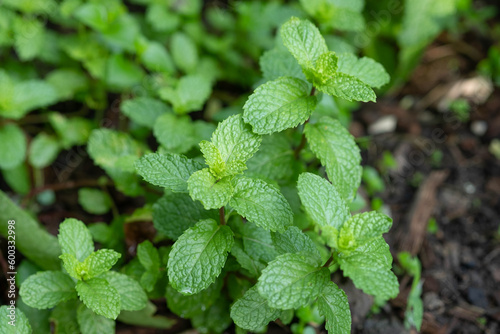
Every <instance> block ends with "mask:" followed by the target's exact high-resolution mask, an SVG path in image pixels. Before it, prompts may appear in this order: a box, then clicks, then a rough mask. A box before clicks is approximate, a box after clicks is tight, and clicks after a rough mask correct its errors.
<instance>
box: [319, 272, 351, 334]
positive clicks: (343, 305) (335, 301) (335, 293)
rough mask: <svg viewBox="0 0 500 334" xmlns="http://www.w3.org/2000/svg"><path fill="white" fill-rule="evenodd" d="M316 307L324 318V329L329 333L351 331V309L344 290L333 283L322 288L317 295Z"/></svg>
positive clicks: (336, 333) (335, 333)
mask: <svg viewBox="0 0 500 334" xmlns="http://www.w3.org/2000/svg"><path fill="white" fill-rule="evenodd" d="M318 309H319V312H320V314H322V315H323V316H324V317H325V318H326V325H325V327H326V330H327V331H328V333H329V334H343V333H350V332H351V311H350V309H349V301H348V300H347V296H346V294H345V292H344V291H342V290H341V289H339V287H338V286H337V285H336V284H335V283H333V282H328V284H327V285H326V286H325V287H324V288H323V291H322V292H321V294H320V295H319V297H318Z"/></svg>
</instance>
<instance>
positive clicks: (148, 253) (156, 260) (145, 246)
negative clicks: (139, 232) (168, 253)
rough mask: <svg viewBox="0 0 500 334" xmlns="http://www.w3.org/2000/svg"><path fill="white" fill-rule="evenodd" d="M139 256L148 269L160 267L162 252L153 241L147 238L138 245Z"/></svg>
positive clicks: (155, 269)
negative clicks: (159, 251) (160, 252)
mask: <svg viewBox="0 0 500 334" xmlns="http://www.w3.org/2000/svg"><path fill="white" fill-rule="evenodd" d="M137 258H138V259H139V262H140V263H141V264H142V266H143V267H144V268H145V269H146V270H152V271H157V270H159V269H160V254H159V253H158V250H157V249H156V248H155V246H153V244H152V243H151V241H149V240H146V241H143V242H141V243H140V244H139V245H138V246H137Z"/></svg>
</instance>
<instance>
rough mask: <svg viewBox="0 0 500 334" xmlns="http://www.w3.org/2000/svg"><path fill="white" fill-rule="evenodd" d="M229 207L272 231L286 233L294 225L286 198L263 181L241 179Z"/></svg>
mask: <svg viewBox="0 0 500 334" xmlns="http://www.w3.org/2000/svg"><path fill="white" fill-rule="evenodd" d="M229 205H231V207H233V208H234V209H235V210H236V211H237V212H238V213H239V214H240V215H242V216H243V217H245V218H247V220H249V221H251V222H253V223H255V224H256V225H257V226H260V227H262V228H264V229H268V230H271V231H284V230H285V228H286V227H287V226H289V225H291V224H292V223H293V213H292V209H291V208H290V204H288V202H287V200H286V198H285V197H284V196H283V195H282V194H281V192H280V191H279V190H278V189H277V188H275V187H274V186H272V185H269V184H267V183H266V182H264V181H262V180H256V179H250V178H246V177H241V178H239V179H238V180H237V181H236V186H235V188H234V195H233V197H232V198H231V200H230V202H229Z"/></svg>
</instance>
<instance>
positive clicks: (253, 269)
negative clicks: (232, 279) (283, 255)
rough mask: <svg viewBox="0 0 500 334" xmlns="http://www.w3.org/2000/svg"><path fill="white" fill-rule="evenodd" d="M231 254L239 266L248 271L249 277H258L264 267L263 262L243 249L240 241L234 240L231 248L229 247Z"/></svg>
mask: <svg viewBox="0 0 500 334" xmlns="http://www.w3.org/2000/svg"><path fill="white" fill-rule="evenodd" d="M231 255H233V256H234V257H235V258H236V261H238V263H239V264H240V266H241V267H242V268H243V269H245V270H247V271H248V275H249V276H250V277H258V276H259V275H260V273H261V271H262V269H264V267H265V264H264V263H262V262H260V261H259V260H258V259H257V260H256V259H254V258H252V257H251V256H250V255H249V254H248V253H247V252H246V251H245V250H244V249H243V244H242V243H241V241H239V240H236V241H235V243H234V245H233V248H231Z"/></svg>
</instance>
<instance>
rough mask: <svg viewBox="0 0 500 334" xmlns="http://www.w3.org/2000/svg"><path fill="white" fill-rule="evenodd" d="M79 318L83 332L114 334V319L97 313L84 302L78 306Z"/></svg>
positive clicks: (88, 333)
mask: <svg viewBox="0 0 500 334" xmlns="http://www.w3.org/2000/svg"><path fill="white" fill-rule="evenodd" d="M77 319H78V324H79V325H80V331H81V332H82V334H113V333H114V332H115V322H114V321H113V320H111V319H107V318H105V317H103V316H102V315H98V314H96V313H95V312H94V311H92V310H91V309H89V308H87V307H86V306H85V305H83V304H80V306H79V307H78V310H77Z"/></svg>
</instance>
